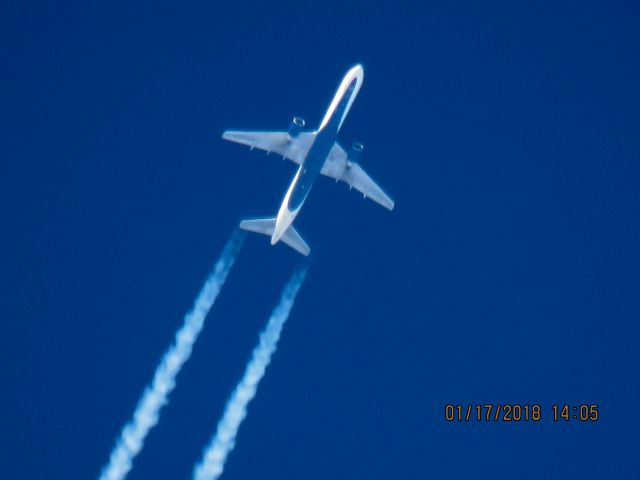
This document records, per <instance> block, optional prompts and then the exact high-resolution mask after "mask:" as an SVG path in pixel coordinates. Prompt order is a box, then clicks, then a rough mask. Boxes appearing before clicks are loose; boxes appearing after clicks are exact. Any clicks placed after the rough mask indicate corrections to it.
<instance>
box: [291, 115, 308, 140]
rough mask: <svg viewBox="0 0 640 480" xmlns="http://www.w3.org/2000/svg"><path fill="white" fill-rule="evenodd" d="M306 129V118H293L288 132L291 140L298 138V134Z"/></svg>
mask: <svg viewBox="0 0 640 480" xmlns="http://www.w3.org/2000/svg"><path fill="white" fill-rule="evenodd" d="M303 128H304V118H300V117H293V120H292V121H291V125H289V131H288V132H287V133H288V134H289V136H290V137H291V138H296V137H297V136H298V134H299V133H300V132H301V131H302V129H303Z"/></svg>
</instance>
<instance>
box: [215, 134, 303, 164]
mask: <svg viewBox="0 0 640 480" xmlns="http://www.w3.org/2000/svg"><path fill="white" fill-rule="evenodd" d="M222 138H224V139H225V140H229V141H231V142H236V143H241V144H243V145H247V146H249V147H251V148H252V149H253V148H258V149H260V150H265V151H266V152H267V153H270V152H274V153H277V154H278V155H281V156H282V157H285V158H288V159H289V160H291V161H292V162H294V163H297V164H298V165H300V164H301V163H302V162H303V161H304V159H305V157H306V156H307V153H308V152H309V149H310V148H311V145H312V144H313V139H314V134H313V133H312V132H302V133H300V134H298V136H296V137H291V136H290V135H289V134H288V133H287V132H245V131H232V130H227V131H226V132H224V133H223V134H222Z"/></svg>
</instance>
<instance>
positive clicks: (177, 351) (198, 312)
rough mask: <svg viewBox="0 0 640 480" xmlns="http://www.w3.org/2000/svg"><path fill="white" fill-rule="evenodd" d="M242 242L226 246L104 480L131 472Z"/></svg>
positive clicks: (233, 240) (239, 238)
mask: <svg viewBox="0 0 640 480" xmlns="http://www.w3.org/2000/svg"><path fill="white" fill-rule="evenodd" d="M243 240H244V233H242V232H236V233H234V234H233V235H232V237H231V239H230V240H229V241H228V242H227V244H226V245H225V247H224V251H223V252H222V255H221V256H220V258H219V259H218V261H217V263H216V265H215V267H214V268H213V270H212V272H211V273H210V274H209V276H208V277H207V280H206V282H205V284H204V286H203V287H202V290H201V291H200V293H199V294H198V297H197V298H196V301H195V304H194V306H193V309H192V310H191V311H190V312H189V313H188V314H187V315H186V316H185V317H184V324H183V325H182V327H181V328H180V330H178V331H177V332H176V339H175V342H174V343H173V345H171V347H170V348H169V350H167V352H166V353H165V354H164V357H162V360H161V361H160V365H158V368H157V369H156V373H155V375H154V377H153V382H152V383H151V385H149V386H148V387H147V388H146V389H145V391H144V394H143V395H142V398H141V399H140V401H139V402H138V405H137V407H136V410H135V412H134V414H133V418H132V419H131V421H130V422H129V423H128V424H127V425H125V427H124V428H123V429H122V433H121V434H120V437H119V439H118V441H117V442H116V445H115V447H114V449H113V451H112V452H111V456H110V457H109V464H108V465H106V466H105V467H104V469H103V470H102V473H101V475H100V479H101V480H121V479H123V478H125V477H126V475H127V473H129V470H131V466H132V463H133V459H134V458H135V456H136V455H137V454H138V453H139V452H140V450H141V449H142V446H143V443H144V439H145V437H146V436H147V434H148V433H149V430H151V428H152V427H154V426H155V425H156V424H157V423H158V417H159V415H160V409H161V408H162V407H163V406H164V405H165V404H166V403H167V401H168V397H169V394H170V393H171V391H172V390H173V389H174V387H175V385H176V376H177V375H178V373H179V372H180V369H181V368H182V365H184V363H185V362H186V361H187V360H188V359H189V357H190V356H191V350H192V349H193V344H194V343H195V341H196V339H197V338H198V334H199V333H200V331H201V330H202V326H203V324H204V319H205V318H206V316H207V313H209V310H210V309H211V306H212V305H213V302H214V301H215V300H216V297H217V296H218V294H219V293H220V289H221V288H222V285H223V284H224V282H225V280H226V278H227V275H228V274H229V271H230V270H231V267H232V266H233V263H234V262H235V259H236V255H237V253H238V251H239V250H240V247H241V246H242V241H243Z"/></svg>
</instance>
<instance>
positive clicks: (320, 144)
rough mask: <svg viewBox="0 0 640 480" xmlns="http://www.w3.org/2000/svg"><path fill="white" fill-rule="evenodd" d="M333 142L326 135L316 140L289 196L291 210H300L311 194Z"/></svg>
mask: <svg viewBox="0 0 640 480" xmlns="http://www.w3.org/2000/svg"><path fill="white" fill-rule="evenodd" d="M318 140H320V141H318ZM333 143H334V142H333V141H327V139H326V137H325V138H323V139H316V142H315V143H314V145H313V147H311V150H310V151H309V154H308V155H307V158H306V160H305V162H304V164H303V166H302V172H301V174H300V177H299V178H298V182H297V184H296V186H295V188H294V190H293V192H292V194H291V197H290V198H289V205H288V209H289V211H291V212H293V211H296V210H298V209H299V208H300V207H301V206H302V204H303V203H304V201H305V199H306V198H307V195H309V192H310V191H311V187H312V186H313V182H315V180H316V178H317V177H318V175H320V170H322V166H323V165H324V162H325V161H326V159H327V156H328V155H329V152H330V151H331V147H332V146H333Z"/></svg>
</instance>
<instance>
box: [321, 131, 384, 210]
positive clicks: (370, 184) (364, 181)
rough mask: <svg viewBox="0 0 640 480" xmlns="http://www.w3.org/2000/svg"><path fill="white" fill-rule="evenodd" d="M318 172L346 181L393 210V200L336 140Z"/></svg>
mask: <svg viewBox="0 0 640 480" xmlns="http://www.w3.org/2000/svg"><path fill="white" fill-rule="evenodd" d="M320 173H321V174H323V175H326V176H327V177H331V178H335V179H336V180H340V181H343V182H345V183H347V184H348V185H349V186H350V187H353V188H355V189H356V190H358V191H359V192H360V193H362V194H363V195H364V196H365V197H369V198H370V199H371V200H373V201H374V202H377V203H379V204H380V205H382V206H383V207H385V208H388V209H389V210H393V205H394V203H393V200H391V198H389V196H388V195H387V194H386V193H384V191H383V190H382V189H381V188H380V187H379V186H378V184H376V182H374V181H373V180H372V179H371V177H370V176H369V175H367V174H366V173H365V171H364V170H363V169H362V168H361V167H360V165H358V164H357V163H353V162H350V161H349V160H348V156H347V152H345V151H344V148H342V147H341V146H340V144H338V142H336V143H335V144H334V145H333V147H332V148H331V151H330V152H329V156H328V157H327V161H326V162H325V163H324V165H323V166H322V170H320Z"/></svg>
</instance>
